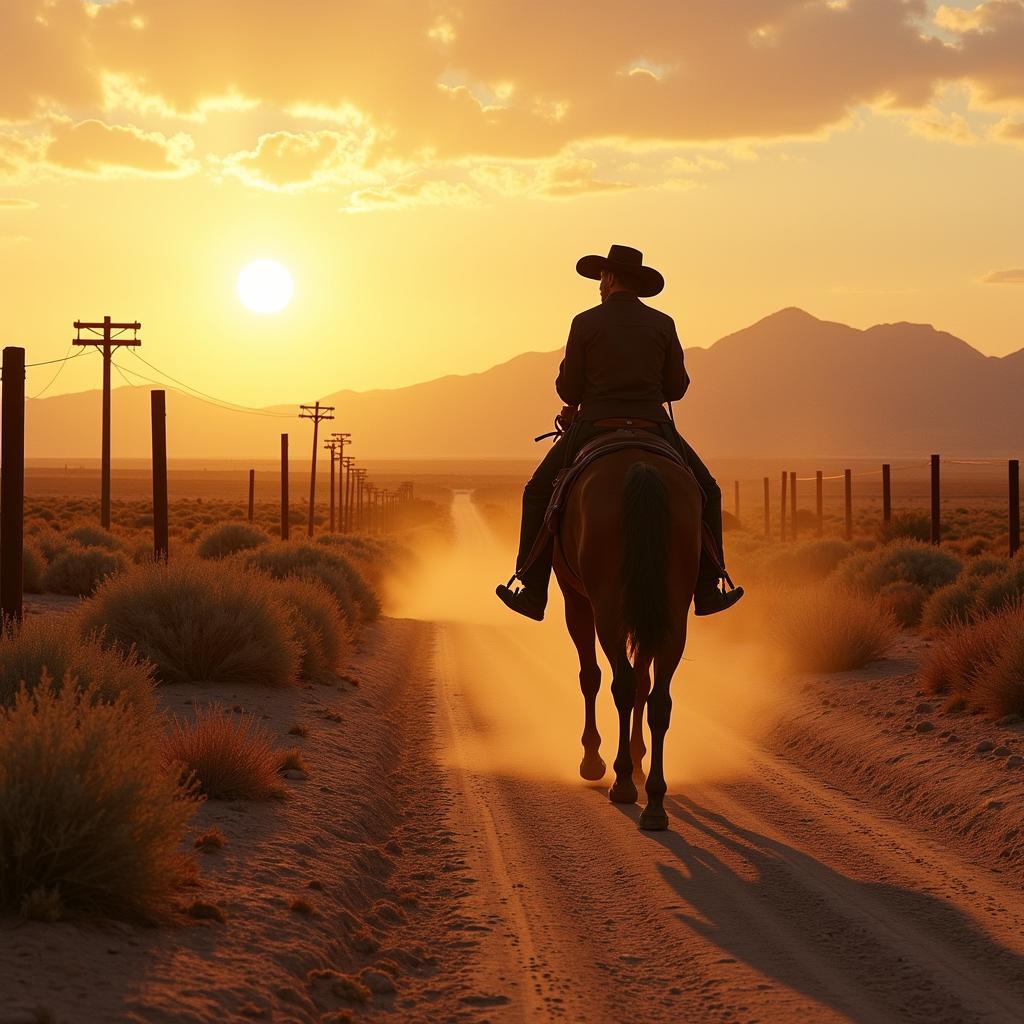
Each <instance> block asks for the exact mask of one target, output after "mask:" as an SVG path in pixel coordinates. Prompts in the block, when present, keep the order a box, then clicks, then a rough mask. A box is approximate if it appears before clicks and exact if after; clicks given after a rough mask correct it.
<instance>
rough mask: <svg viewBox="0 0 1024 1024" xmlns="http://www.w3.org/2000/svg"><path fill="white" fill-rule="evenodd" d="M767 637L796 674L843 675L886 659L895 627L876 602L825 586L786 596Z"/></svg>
mask: <svg viewBox="0 0 1024 1024" xmlns="http://www.w3.org/2000/svg"><path fill="white" fill-rule="evenodd" d="M769 631H770V633H771V635H772V637H773V639H774V640H775V642H776V643H777V644H778V645H779V646H780V647H781V648H782V650H783V651H784V653H785V656H786V658H787V660H788V662H789V664H790V667H791V668H792V669H794V670H796V671H800V672H843V671H846V670H848V669H854V668H861V667H862V666H864V665H866V664H868V662H871V661H877V660H879V659H880V658H884V657H885V656H886V654H888V652H889V650H890V648H891V646H892V643H893V640H894V639H895V631H896V625H895V622H894V620H893V615H892V612H890V611H887V610H885V609H883V608H881V607H880V606H879V604H878V602H877V601H875V600H874V599H872V598H870V597H867V596H865V595H862V594H859V593H856V592H853V591H850V590H847V589H845V588H843V587H841V586H837V585H835V584H833V583H824V584H820V585H818V586H816V587H808V588H807V589H806V590H801V591H786V592H784V593H782V594H781V595H780V597H779V600H778V602H777V604H776V605H775V607H774V608H773V610H772V612H771V613H770V615H769Z"/></svg>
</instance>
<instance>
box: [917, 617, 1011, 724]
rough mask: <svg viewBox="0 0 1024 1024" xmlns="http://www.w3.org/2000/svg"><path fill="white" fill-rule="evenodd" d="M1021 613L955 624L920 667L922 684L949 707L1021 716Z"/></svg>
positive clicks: (929, 652) (926, 656)
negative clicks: (943, 698)
mask: <svg viewBox="0 0 1024 1024" xmlns="http://www.w3.org/2000/svg"><path fill="white" fill-rule="evenodd" d="M1022 637H1024V607H1022V606H1021V605H1020V604H1013V605H1010V606H1008V607H1006V608H1004V609H1002V610H1001V611H999V612H996V613H995V614H993V615H983V616H981V617H979V618H977V619H975V620H974V621H972V622H969V623H954V624H953V625H952V626H951V627H950V629H948V630H947V631H946V632H945V633H944V634H943V636H942V639H941V641H940V642H938V643H936V644H935V645H933V646H932V648H931V649H930V650H929V651H928V653H927V654H926V655H925V657H924V659H923V660H922V662H921V681H922V683H923V685H924V686H925V688H926V689H928V690H930V691H931V692H932V693H939V694H947V695H949V697H950V701H951V703H954V704H956V703H960V704H966V705H970V706H973V707H981V708H983V709H984V710H987V711H989V712H990V713H991V714H993V715H994V716H998V715H1003V714H1009V713H1011V712H1014V713H1021V712H1024V645H1022V644H1021V642H1020V641H1021V638H1022Z"/></svg>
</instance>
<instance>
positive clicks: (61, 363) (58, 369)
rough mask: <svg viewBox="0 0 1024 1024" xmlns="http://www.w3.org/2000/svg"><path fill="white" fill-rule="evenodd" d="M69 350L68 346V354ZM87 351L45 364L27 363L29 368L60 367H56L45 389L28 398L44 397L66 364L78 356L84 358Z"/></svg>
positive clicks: (51, 360)
mask: <svg viewBox="0 0 1024 1024" xmlns="http://www.w3.org/2000/svg"><path fill="white" fill-rule="evenodd" d="M71 348H72V346H71V345H68V352H70V351H71ZM87 351H89V350H88V349H82V351H81V352H76V353H75V354H74V355H73V356H72V355H65V356H64V358H63V359H50V360H48V361H47V362H45V363H29V364H28V365H29V366H50V365H52V364H53V363H60V365H59V366H58V367H57V372H56V373H55V374H54V375H53V376H52V377H51V378H50V380H49V383H48V384H47V385H46V387H44V388H43V389H42V390H41V391H37V392H36V393H35V394H34V395H29V396H28V397H29V398H31V399H36V398H42V397H43V395H45V394H46V392H47V391H49V390H50V388H52V387H53V385H54V384H56V383H57V378H58V377H59V376H60V375H61V374H62V373H63V372H64V367H65V366H67V364H68V363H69V362H71V360H72V359H77V358H78V357H79V356H84V355H85V353H86V352H87Z"/></svg>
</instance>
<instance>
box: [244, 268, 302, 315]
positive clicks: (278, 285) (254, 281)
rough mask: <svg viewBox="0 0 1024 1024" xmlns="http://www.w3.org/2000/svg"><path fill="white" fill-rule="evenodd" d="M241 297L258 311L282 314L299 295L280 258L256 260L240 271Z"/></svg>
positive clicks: (255, 311)
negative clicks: (296, 294) (293, 297)
mask: <svg viewBox="0 0 1024 1024" xmlns="http://www.w3.org/2000/svg"><path fill="white" fill-rule="evenodd" d="M236 287H237V289H238V297H239V298H240V299H241V300H242V303H243V305H244V306H245V307H246V308H247V309H251V310H252V311H253V312H254V313H261V314H264V313H280V312H281V310H282V309H284V307H285V306H287V305H288V303H289V302H291V301H292V296H293V295H294V294H295V284H294V282H293V281H292V275H291V274H290V273H289V272H288V268H287V267H285V266H283V265H282V264H280V263H278V262H277V261H276V260H253V262H252V263H248V264H246V265H245V266H244V267H242V269H241V270H240V271H239V272H238V281H237V283H236Z"/></svg>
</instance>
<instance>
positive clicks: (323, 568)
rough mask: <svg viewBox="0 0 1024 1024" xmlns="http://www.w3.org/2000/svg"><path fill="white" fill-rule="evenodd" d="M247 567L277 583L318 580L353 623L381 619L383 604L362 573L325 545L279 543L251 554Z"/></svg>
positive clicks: (246, 561) (340, 554) (339, 553)
mask: <svg viewBox="0 0 1024 1024" xmlns="http://www.w3.org/2000/svg"><path fill="white" fill-rule="evenodd" d="M245 564H246V565H247V566H248V567H249V568H252V569H259V570H260V571H261V572H265V573H267V574H268V575H270V576H273V577H274V578H275V579H286V578H287V577H289V576H298V577H299V578H300V579H305V580H309V579H313V580H318V581H319V582H321V583H323V584H324V585H325V586H326V587H327V589H328V590H330V592H331V593H332V594H333V595H334V597H335V599H336V600H337V602H338V604H339V606H340V607H341V610H342V612H343V613H344V615H345V618H346V619H348V621H349V622H350V623H353V624H354V623H358V622H366V621H371V620H373V619H376V618H377V616H378V615H380V601H379V600H378V599H377V595H376V593H375V592H374V590H373V588H372V587H371V586H370V585H369V584H368V583H367V582H366V580H365V579H364V577H363V575H362V573H360V572H359V570H358V569H357V568H356V567H355V566H354V565H353V564H352V563H351V562H350V561H349V559H347V558H346V557H345V556H344V555H343V554H342V553H341V552H340V551H336V550H333V549H331V548H329V547H327V546H326V545H322V544H309V543H305V542H301V541H299V542H292V541H279V542H277V543H276V544H268V545H267V546H266V547H262V548H260V549H259V550H257V551H254V552H251V553H250V554H249V555H248V556H247V557H246V559H245Z"/></svg>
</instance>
